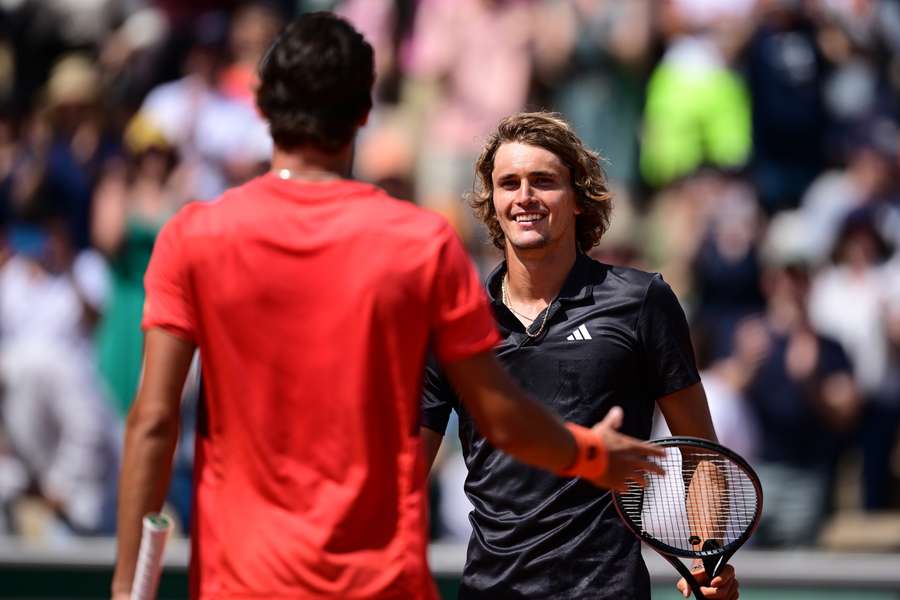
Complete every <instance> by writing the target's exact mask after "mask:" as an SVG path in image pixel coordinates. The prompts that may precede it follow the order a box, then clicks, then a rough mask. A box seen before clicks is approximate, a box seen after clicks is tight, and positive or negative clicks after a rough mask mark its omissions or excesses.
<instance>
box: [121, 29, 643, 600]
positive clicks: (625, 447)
mask: <svg viewBox="0 0 900 600" xmlns="http://www.w3.org/2000/svg"><path fill="white" fill-rule="evenodd" d="M260 75H261V87H260V89H259V91H258V95H257V101H258V104H259V107H260V109H261V111H262V113H263V114H264V115H265V116H266V118H267V119H268V120H269V123H270V128H271V133H272V137H273V139H274V142H275V150H274V154H273V157H272V172H270V173H269V174H267V175H264V176H262V177H259V178H257V179H255V180H252V181H250V182H249V183H247V184H245V185H243V186H241V187H238V188H235V189H232V190H230V191H228V192H226V193H225V194H224V195H223V196H222V197H221V198H219V199H218V200H217V201H215V202H212V203H208V204H200V203H196V204H191V205H188V206H186V207H185V208H184V209H182V210H181V211H180V212H179V213H178V214H177V215H176V216H175V217H174V218H173V219H172V220H171V221H170V222H169V223H168V224H167V225H166V226H165V227H164V229H163V231H162V232H161V233H160V236H159V238H158V240H157V243H156V247H155V248H154V251H153V257H152V259H151V262H150V267H149V270H148V271H147V275H146V279H145V285H146V290H147V301H146V305H145V309H144V319H143V327H144V329H145V330H146V343H145V355H144V372H143V377H142V381H141V385H140V389H139V391H138V395H137V399H136V401H135V403H134V405H133V408H132V410H131V413H130V414H129V417H128V423H127V431H126V442H125V457H124V461H123V467H122V477H121V486H120V499H119V531H118V542H119V545H118V552H119V554H118V557H117V558H118V560H117V565H116V572H115V577H114V580H113V587H112V590H113V594H114V596H115V597H116V598H123V599H124V598H127V597H128V593H129V587H130V582H131V580H132V575H133V572H134V565H135V557H136V554H137V550H138V542H139V538H140V532H141V517H142V516H143V515H144V514H145V513H148V512H153V511H156V510H159V508H160V505H161V504H162V502H163V498H164V496H165V492H166V489H167V487H168V483H169V477H170V471H171V461H172V453H173V450H174V448H175V441H176V437H177V432H178V426H179V423H178V415H179V410H178V403H179V398H180V395H181V388H182V386H183V384H184V379H185V375H186V373H187V371H188V366H189V364H190V360H191V356H192V354H193V352H194V350H195V349H196V348H199V350H200V354H201V356H202V364H203V395H202V408H201V418H200V420H199V425H198V436H197V448H196V464H195V482H196V493H195V494H196V495H195V501H196V505H195V514H196V519H195V522H194V526H193V530H192V532H191V537H192V553H191V567H190V585H191V590H190V595H191V598H195V599H196V598H200V599H211V598H229V599H232V600H240V599H249V598H254V599H258V598H269V599H281V598H304V599H316V598H329V599H337V598H341V599H345V600H349V599H354V598H373V599H374V598H378V599H397V600H400V599H403V600H409V599H432V598H436V590H435V587H434V584H433V582H432V580H431V577H430V575H429V572H428V566H427V564H426V552H425V551H426V527H425V524H426V523H425V522H426V497H425V485H424V484H425V469H424V466H423V459H422V454H421V447H420V438H419V428H418V424H419V413H420V409H419V394H420V390H421V379H422V369H423V367H424V362H425V354H426V347H428V346H429V345H431V347H432V348H433V349H434V351H435V353H436V354H437V356H438V358H439V359H440V361H441V362H442V363H443V366H444V368H445V369H446V372H447V373H448V376H449V377H450V380H451V381H452V382H453V383H454V385H456V386H457V389H458V390H459V391H460V393H461V395H462V397H463V398H465V402H466V406H467V407H468V409H469V411H470V413H471V414H472V415H473V417H474V419H475V421H476V422H477V423H478V425H479V427H480V429H481V431H482V432H483V433H484V435H485V436H486V437H487V439H489V440H491V442H492V443H493V444H494V445H495V446H496V447H498V448H501V449H503V450H505V451H507V452H509V453H510V454H512V455H514V456H516V457H517V458H518V459H519V460H522V461H524V462H527V463H530V464H532V465H535V466H537V467H540V468H544V469H549V470H552V471H554V472H557V473H560V474H565V475H567V476H580V477H584V478H585V479H587V480H589V481H591V482H593V483H596V484H598V485H620V484H621V483H622V481H623V478H624V476H625V474H626V473H629V472H630V471H631V469H633V468H635V467H642V466H643V467H647V466H649V463H648V461H647V460H646V458H645V457H646V456H647V455H649V454H658V451H656V450H654V449H652V448H650V447H648V446H646V445H644V444H643V443H640V442H638V441H637V440H634V439H632V438H629V437H627V436H624V435H621V434H618V433H617V432H616V431H615V428H614V426H613V425H614V424H613V423H612V422H605V423H601V424H599V425H598V426H596V427H594V428H593V429H592V430H589V429H587V428H585V427H579V426H576V425H571V424H570V425H569V426H568V427H567V426H564V425H563V424H562V423H561V422H560V421H559V420H558V419H557V418H556V417H555V416H554V415H553V414H552V413H551V412H550V411H548V410H547V409H545V408H543V407H542V406H541V405H540V404H538V403H536V402H534V401H532V400H530V399H528V398H527V397H526V396H525V395H524V394H523V393H522V392H521V391H520V390H519V389H518V388H517V387H516V386H515V385H514V384H513V383H512V382H511V380H510V379H509V378H508V377H507V376H506V374H505V373H504V371H503V370H502V369H501V367H500V366H499V363H498V362H497V361H496V359H495V358H494V356H493V352H492V351H491V349H492V348H493V346H494V344H495V343H496V342H497V340H498V337H497V333H496V331H495V329H494V326H493V323H492V318H491V314H490V310H489V308H488V305H487V302H486V300H485V298H484V295H483V292H482V290H481V286H480V284H479V282H478V279H477V276H476V274H475V273H474V271H473V269H472V267H471V265H470V263H469V260H468V258H467V256H466V255H465V253H464V251H463V249H462V245H461V243H460V242H459V240H458V239H457V237H456V235H455V234H454V233H453V231H452V230H451V228H450V227H449V225H448V224H447V223H446V222H445V221H444V220H442V219H441V218H440V217H438V216H436V215H434V214H431V213H428V212H425V211H423V210H420V209H418V208H416V207H415V206H412V205H411V204H409V203H405V202H400V201H397V200H394V199H392V198H390V197H388V196H387V195H386V194H385V193H384V192H383V191H381V190H379V189H377V188H375V187H373V186H370V185H367V184H364V183H360V182H357V181H352V180H350V179H347V178H346V175H347V173H348V172H349V170H350V164H351V158H352V146H353V140H354V137H355V135H356V131H357V129H358V128H359V127H360V126H362V125H363V124H364V123H365V121H366V118H367V115H368V112H369V109H370V107H371V100H370V90H371V86H372V82H373V79H374V72H373V60H372V49H371V47H370V46H369V44H367V43H366V42H365V41H364V40H363V38H362V36H360V34H359V33H357V32H356V31H355V30H354V29H353V28H352V27H350V26H349V25H348V24H347V23H346V22H344V21H342V20H340V19H338V18H336V17H334V16H333V15H329V14H324V13H314V14H310V15H307V16H304V17H302V18H300V19H299V20H297V21H295V22H294V23H292V24H291V25H289V26H288V27H287V29H286V30H285V31H284V33H283V34H282V35H281V36H280V37H279V38H278V40H276V42H275V43H274V45H273V47H272V48H271V50H270V52H269V53H268V55H267V57H266V59H264V61H263V63H262V64H261V67H260Z"/></svg>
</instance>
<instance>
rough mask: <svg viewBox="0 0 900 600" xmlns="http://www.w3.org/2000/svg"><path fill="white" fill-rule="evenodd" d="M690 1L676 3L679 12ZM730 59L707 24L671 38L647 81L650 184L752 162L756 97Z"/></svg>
mask: <svg viewBox="0 0 900 600" xmlns="http://www.w3.org/2000/svg"><path fill="white" fill-rule="evenodd" d="M688 4H689V3H686V2H681V3H678V2H676V3H675V5H676V6H675V7H673V8H674V14H675V15H676V16H677V15H678V9H679V8H680V9H681V10H685V6H682V5H688ZM704 25H705V24H704ZM727 58H728V57H727V56H726V55H725V52H724V51H723V48H722V46H721V45H720V44H719V43H718V41H717V39H716V37H715V36H714V35H713V32H710V31H707V30H706V27H700V26H699V25H698V26H694V27H688V28H687V29H686V30H685V31H683V32H679V33H678V35H676V36H675V37H674V38H673V39H672V40H671V41H670V43H669V46H668V48H667V49H666V51H665V54H664V55H663V58H662V60H661V61H660V63H659V64H658V65H657V66H656V68H655V69H654V70H653V73H652V74H651V75H650V81H649V82H648V83H647V102H646V106H645V108H644V129H643V134H642V147H641V158H640V161H641V162H640V165H641V173H642V174H643V176H644V179H645V180H646V181H647V182H648V183H649V184H651V185H653V186H657V187H658V186H662V185H665V184H667V183H670V182H672V181H673V180H675V179H677V178H680V177H683V176H685V175H689V174H690V173H692V172H693V171H695V170H696V169H697V168H698V167H701V166H704V165H712V166H715V167H720V168H730V169H736V168H739V167H742V166H743V165H744V164H745V163H746V161H747V159H748V158H749V156H750V149H751V137H750V132H751V122H750V104H751V101H750V97H749V96H748V93H747V89H746V87H745V85H744V82H743V81H742V80H741V78H740V77H739V76H738V75H737V74H736V73H735V72H734V71H732V70H731V69H730V68H729V65H728V64H727Z"/></svg>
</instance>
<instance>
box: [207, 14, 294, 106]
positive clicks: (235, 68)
mask: <svg viewBox="0 0 900 600" xmlns="http://www.w3.org/2000/svg"><path fill="white" fill-rule="evenodd" d="M281 27H282V23H281V16H280V15H279V13H278V11H277V10H276V9H275V8H274V7H273V6H272V4H271V3H269V2H252V3H249V4H246V5H244V6H241V7H239V8H238V9H237V10H236V11H235V13H234V15H233V16H232V18H231V27H230V30H229V33H228V51H229V54H230V56H231V60H230V62H229V64H227V65H226V66H225V67H224V68H223V69H222V72H221V73H220V74H219V89H220V90H221V92H222V93H223V94H224V95H225V97H226V98H231V99H232V100H237V101H238V102H242V103H244V104H246V105H247V106H249V107H250V108H251V109H254V110H255V109H256V100H255V98H254V92H255V91H256V86H257V85H258V84H259V78H258V77H257V74H256V68H257V65H258V64H259V61H260V59H261V58H262V57H263V54H265V52H266V49H267V48H268V47H269V44H271V43H272V40H273V39H275V36H276V35H277V34H278V32H279V31H280V30H281Z"/></svg>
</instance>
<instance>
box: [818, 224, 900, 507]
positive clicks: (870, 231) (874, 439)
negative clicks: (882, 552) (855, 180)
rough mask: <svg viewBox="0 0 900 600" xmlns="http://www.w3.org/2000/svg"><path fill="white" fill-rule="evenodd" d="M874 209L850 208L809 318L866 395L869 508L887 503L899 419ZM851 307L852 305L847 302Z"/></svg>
mask: <svg viewBox="0 0 900 600" xmlns="http://www.w3.org/2000/svg"><path fill="white" fill-rule="evenodd" d="M872 218H873V214H872V211H870V210H867V209H865V208H863V209H858V210H856V211H853V212H851V213H850V214H849V215H848V216H847V217H846V219H845V220H844V222H843V224H842V226H841V229H840V231H839V233H838V236H837V240H836V241H835V244H834V250H833V252H832V259H833V264H832V265H831V266H829V267H827V268H825V269H824V270H823V271H822V272H821V273H819V275H818V276H817V277H816V279H815V281H814V285H813V288H812V294H811V298H810V315H811V319H812V322H813V324H814V325H815V326H816V327H817V329H818V330H820V331H822V332H823V333H824V334H826V335H830V336H832V337H834V338H835V339H837V340H838V341H839V342H840V343H841V344H843V346H844V348H846V350H847V353H848V354H849V355H850V358H851V359H852V361H853V365H854V375H855V378H856V383H857V385H858V386H859V389H860V391H861V393H862V394H863V397H864V399H865V412H864V415H863V422H862V431H861V438H860V439H861V445H862V449H863V491H864V505H865V507H866V508H867V509H884V508H887V506H888V482H889V475H890V460H891V450H892V449H893V447H894V441H895V440H896V436H897V429H898V424H900V395H898V394H897V391H898V390H897V389H896V387H895V385H894V378H895V377H896V373H897V369H900V363H897V362H893V363H892V362H891V360H890V359H891V358H892V356H891V353H890V352H889V344H888V337H887V331H888V323H887V322H886V319H885V317H886V307H887V301H886V299H887V291H888V290H887V287H886V284H887V282H888V280H887V278H886V277H885V272H884V270H883V269H882V268H881V266H880V265H881V263H883V262H884V260H885V259H886V258H887V257H888V256H889V249H888V247H887V244H886V243H885V242H884V240H883V239H882V238H881V236H880V235H879V233H878V230H877V229H876V227H875V223H874V222H873V221H872ZM851 307H852V308H851Z"/></svg>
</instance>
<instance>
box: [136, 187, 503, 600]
mask: <svg viewBox="0 0 900 600" xmlns="http://www.w3.org/2000/svg"><path fill="white" fill-rule="evenodd" d="M145 286H146V290H147V301H146V305H145V308H144V319H143V327H144V328H145V329H149V328H154V327H158V328H162V329H165V330H166V331H168V332H171V333H173V334H174V335H177V336H179V337H181V338H184V339H185V340H189V341H191V342H193V343H195V344H197V346H198V347H199V348H200V355H201V359H202V370H203V390H204V398H203V403H204V411H203V413H204V417H203V419H202V421H201V423H200V425H199V427H198V438H197V448H196V457H195V482H196V505H195V506H196V510H195V514H196V518H195V521H194V530H193V547H192V557H191V596H192V597H193V598H232V599H237V598H251V597H252V598H255V599H258V598H345V599H351V598H397V599H404V600H408V599H410V598H422V599H431V598H435V597H436V592H435V589H434V584H433V582H432V580H431V577H430V575H429V573H428V566H427V563H426V547H427V544H426V519H427V515H426V493H425V473H424V466H423V464H422V460H421V458H420V444H419V435H418V428H419V402H420V387H421V381H422V373H423V367H424V362H425V354H426V348H428V347H429V345H430V347H431V348H432V349H433V350H434V352H435V353H436V355H437V356H438V358H439V359H441V360H442V361H454V360H459V359H462V358H466V357H469V356H472V355H474V354H476V353H479V352H482V351H486V350H489V349H491V348H492V347H493V346H494V344H495V343H496V342H497V341H498V337H497V333H496V331H495V329H494V325H493V319H492V316H491V313H490V309H489V308H488V305H487V302H486V300H485V298H484V296H483V292H482V288H481V285H480V283H479V281H478V278H477V276H476V274H475V272H474V271H473V269H472V266H471V263H470V262H469V259H468V257H467V256H466V254H465V252H464V250H463V248H462V245H461V244H460V242H459V239H458V238H457V236H456V235H455V233H454V232H453V231H452V229H451V228H450V227H449V225H447V223H446V222H445V221H444V220H443V219H442V218H440V217H438V216H436V215H434V214H431V213H429V212H426V211H424V210H421V209H419V208H416V207H415V206H413V205H411V204H408V203H405V202H401V201H398V200H394V199H392V198H390V197H389V196H388V195H387V194H385V193H384V192H383V191H381V190H379V189H378V188H375V187H373V186H371V185H367V184H363V183H359V182H353V181H337V182H327V183H301V182H297V181H292V180H287V181H284V180H281V179H279V178H277V177H276V176H274V175H272V174H270V175H266V176H263V177H260V178H258V179H255V180H253V181H251V182H249V183H247V184H246V185H243V186H241V187H239V188H236V189H233V190H230V191H228V192H226V193H225V194H224V195H223V196H222V197H221V198H219V199H218V200H216V201H215V202H212V203H208V204H202V203H193V204H190V205H188V206H186V207H184V208H183V209H182V210H181V211H180V212H179V213H178V214H177V215H176V216H175V217H174V218H173V219H172V220H171V221H170V222H169V223H168V224H167V225H166V226H165V227H164V228H163V230H162V232H161V233H160V235H159V238H158V240H157V242H156V246H155V248H154V250H153V258H152V259H151V261H150V266H149V268H148V271H147V275H146V279H145Z"/></svg>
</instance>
